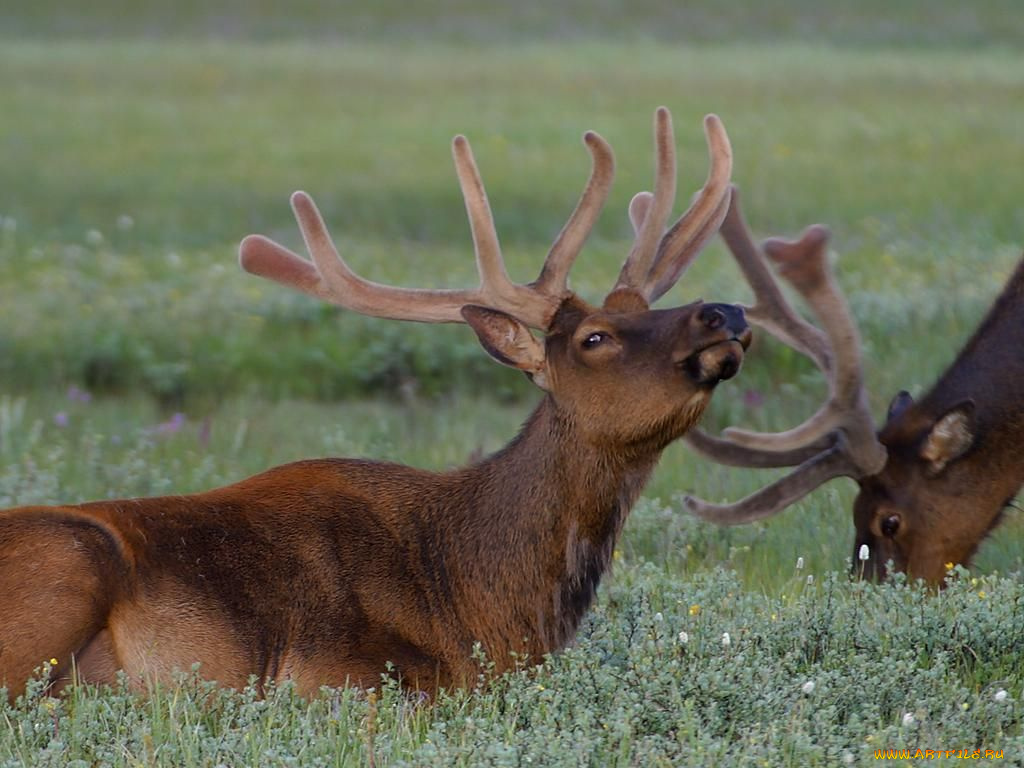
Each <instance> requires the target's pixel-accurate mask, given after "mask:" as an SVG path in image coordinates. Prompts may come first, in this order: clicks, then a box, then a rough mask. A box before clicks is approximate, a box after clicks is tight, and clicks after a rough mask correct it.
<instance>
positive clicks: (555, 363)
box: [0, 108, 750, 697]
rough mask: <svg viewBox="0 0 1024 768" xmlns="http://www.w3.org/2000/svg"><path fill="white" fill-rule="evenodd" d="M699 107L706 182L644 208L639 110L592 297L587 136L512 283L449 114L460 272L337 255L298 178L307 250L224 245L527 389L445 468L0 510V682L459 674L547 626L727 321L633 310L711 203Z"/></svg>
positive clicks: (553, 624)
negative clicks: (464, 334) (635, 160)
mask: <svg viewBox="0 0 1024 768" xmlns="http://www.w3.org/2000/svg"><path fill="white" fill-rule="evenodd" d="M705 131H706V133H707V139H708V146H709V151H710V156H711V162H710V171H709V174H708V179H707V182H706V183H705V185H704V187H703V188H702V190H701V191H700V193H699V194H698V196H697V199H696V201H695V202H694V204H693V205H692V206H691V207H690V208H689V209H688V210H687V212H686V213H684V214H683V215H682V217H680V219H679V221H678V222H676V224H674V225H673V226H672V227H671V228H669V229H668V231H667V232H665V231H664V229H665V222H666V221H667V220H668V218H669V217H670V212H671V210H672V207H673V203H674V192H675V157H674V153H673V145H674V141H673V137H672V123H671V119H670V117H669V113H668V110H666V109H664V108H662V109H659V110H658V111H657V113H656V116H655V141H656V145H657V153H656V157H657V159H656V173H655V184H654V190H655V191H654V194H653V195H647V194H644V195H641V196H640V197H638V198H637V200H636V201H634V206H633V215H634V221H638V220H639V219H637V218H636V217H637V216H639V217H640V219H642V222H641V225H640V227H639V234H638V236H637V238H636V242H635V243H634V244H633V247H632V248H631V250H630V253H629V256H628V257H627V258H626V260H625V265H624V266H623V268H622V274H621V275H620V276H619V279H618V281H617V282H616V284H615V286H614V287H613V289H612V290H611V292H610V293H609V294H608V296H607V297H606V298H605V300H604V303H603V304H602V305H601V306H599V307H598V306H592V305H591V304H589V303H587V302H586V301H584V300H583V299H582V298H580V297H579V296H577V295H576V294H574V293H573V292H572V291H570V290H569V289H568V287H567V284H568V273H569V269H570V266H571V264H572V262H573V259H575V258H576V256H577V254H578V253H579V251H580V249H581V248H582V246H583V243H584V240H585V239H586V237H587V233H588V232H589V231H590V229H591V227H592V226H593V224H594V222H595V220H596V219H597V216H598V214H599V212H600V210H601V207H602V205H603V203H604V200H605V197H606V196H607V193H608V187H609V184H610V182H611V177H612V154H611V150H610V149H609V148H608V145H607V144H605V142H604V141H603V140H602V139H601V138H600V137H598V136H597V135H596V134H593V133H588V134H587V135H586V136H585V138H584V140H585V142H586V145H587V147H588V149H589V150H590V153H591V155H592V158H593V168H592V172H591V175H590V182H589V183H588V185H587V187H586V189H585V191H584V192H583V195H582V197H581V199H580V202H579V204H578V205H577V207H576V209H575V212H574V213H573V214H572V216H571V217H570V218H569V221H568V223H567V224H566V226H565V228H564V229H563V231H562V232H561V234H560V235H559V236H558V238H557V239H556V241H555V244H554V245H553V246H552V248H551V251H550V252H549V254H548V256H547V259H546V260H545V262H544V267H543V268H542V270H541V272H540V275H539V277H538V278H537V280H535V281H534V282H533V283H531V284H529V285H516V284H514V283H512V282H511V281H510V280H509V278H508V275H507V274H506V271H505V267H504V265H503V262H502V259H501V252H500V249H499V246H498V238H497V235H496V233H495V231H494V223H493V220H492V218H491V213H490V210H489V208H488V205H487V197H486V195H485V194H484V189H483V185H482V184H481V182H480V176H479V173H478V172H477V169H476V164H475V163H474V161H473V157H472V154H471V153H470V151H469V144H468V143H467V142H466V140H465V139H463V138H461V137H458V138H456V139H455V143H454V153H455V165H456V170H457V172H458V176H459V182H460V184H461V186H462V191H463V195H464V197H465V200H466V209H467V211H468V213H469V220H470V225H471V228H472V234H473V243H474V246H475V249H476V258H477V265H478V267H479V272H480V286H479V287H478V288H476V289H469V290H451V289H449V290H440V289H439V290H413V289H406V288H393V287H388V286H383V285H378V284H376V283H371V282H369V281H367V280H365V279H363V278H361V277H359V276H358V275H356V274H355V273H354V272H353V271H352V270H351V269H350V268H349V267H348V265H346V264H345V262H344V261H343V260H342V259H341V257H340V256H339V255H338V253H337V251H336V250H335V247H334V245H333V243H332V242H331V238H330V236H329V235H328V233H327V229H326V227H325V226H324V223H323V220H322V219H321V217H320V214H319V213H318V211H317V210H316V207H315V206H314V205H313V201H312V200H311V199H310V198H309V196H308V195H305V194H304V193H296V194H295V195H294V196H293V197H292V206H293V208H294V210H295V214H296V217H297V219H298V222H299V227H300V229H301V230H302V234H303V237H304V238H305V241H306V245H307V247H308V249H309V252H310V254H311V256H312V261H306V260H305V259H303V258H301V257H300V256H298V255H296V254H294V253H292V252H291V251H289V250H288V249H286V248H284V247H283V246H280V245H278V244H276V243H274V242H272V241H271V240H268V239H266V238H264V237H261V236H250V237H247V238H245V240H244V241H243V242H242V244H241V252H240V259H241V263H242V266H243V267H245V268H246V269H247V270H249V271H251V272H255V273H256V274H259V275H262V276H264V277H268V278H270V279H272V280H275V281H277V282H280V283H283V284H285V285H287V286H290V287H293V288H297V289H299V290H301V291H303V292H305V293H308V294H311V295H313V296H316V297H318V298H321V299H324V300H327V301H330V302H334V303H336V304H340V305H342V306H344V307H348V308H349V309H353V310H355V311H358V312H362V313H364V314H368V315H375V316H378V317H390V318H396V319H401V320H418V321H424V322H465V323H467V324H468V325H469V326H470V327H471V328H472V329H473V331H474V332H475V333H476V334H477V336H478V337H479V339H480V342H481V344H482V346H483V347H484V349H485V350H486V351H487V352H488V353H489V354H491V355H492V356H493V357H494V358H495V359H497V360H498V361H499V362H502V363H504V364H506V365H511V366H513V367H515V368H518V369H520V370H521V371H523V372H525V373H526V374H527V375H528V376H529V377H530V378H531V379H532V380H533V382H534V383H535V384H537V385H538V386H539V387H541V388H542V389H543V390H544V395H543V397H542V399H541V402H540V404H539V405H538V406H537V407H536V409H535V410H534V411H533V413H532V414H531V416H530V417H529V419H528V420H527V422H526V424H525V425H524V426H523V428H522V430H521V431H520V433H519V434H518V435H517V436H516V437H515V438H514V439H513V440H512V441H511V442H510V443H509V444H508V445H506V446H505V447H504V448H503V449H501V450H500V451H498V452H497V453H495V454H493V455H491V456H489V457H486V458H483V459H481V460H480V461H478V462H475V463H473V464H471V465H470V466H467V467H463V468H460V469H455V470H452V471H449V472H427V471H423V470H419V469H414V468H411V467H405V466H402V465H399V464H392V463H387V462H374V461H363V460H357V459H320V460H311V461H301V462H295V463H293V464H288V465H285V466H282V467H277V468H275V469H271V470H268V471H266V472H263V473H261V474H259V475H256V476H255V477H251V478H249V479H247V480H243V481H241V482H239V483H236V484H234V485H230V486H227V487H225V488H219V489H216V490H212V491H207V492H205V493H198V494H193V495H190V496H174V497H167V498H154V499H134V500H131V501H130V502H125V501H101V502H95V503H92V504H81V505H69V506H61V507H23V508H19V509H13V510H3V511H0V553H2V556H0V685H3V684H5V683H6V684H7V686H8V692H9V694H8V695H9V696H11V697H14V696H17V695H18V694H19V693H20V692H21V691H22V690H24V684H25V680H26V678H27V677H28V676H29V675H30V674H31V672H32V670H33V669H34V668H35V667H37V666H38V665H39V663H40V661H41V660H42V659H49V658H51V657H52V658H54V659H57V660H58V662H57V663H56V665H55V666H53V668H52V669H51V670H50V672H51V682H53V684H54V686H55V687H56V688H59V687H61V686H63V685H64V684H66V682H67V681H68V679H69V677H70V676H72V674H74V675H77V677H78V678H79V679H83V680H86V681H88V682H93V683H113V682H114V681H115V679H116V672H117V670H119V669H121V670H124V671H125V672H126V673H127V675H128V677H129V679H130V680H132V681H133V682H135V683H136V684H137V685H140V686H143V685H145V684H146V682H149V681H153V680H162V681H166V680H168V679H171V678H172V675H173V672H174V670H175V669H176V668H177V669H184V670H187V669H189V668H191V667H192V665H193V664H195V663H201V664H202V667H201V669H200V672H201V674H203V675H204V676H206V677H209V678H211V679H215V680H217V681H218V682H220V683H222V684H224V685H234V686H242V685H245V684H246V683H247V681H249V680H250V679H251V678H252V677H253V676H255V677H256V678H257V679H258V680H260V681H266V680H274V681H281V680H293V681H294V682H295V684H296V685H297V686H298V688H299V690H300V691H302V692H304V693H314V692H316V691H317V690H318V689H319V687H320V686H321V685H346V684H351V685H376V684H379V681H380V676H381V674H382V673H384V674H392V675H394V676H396V677H398V678H400V679H401V681H402V683H403V685H405V686H407V687H409V688H416V689H419V690H423V691H428V692H432V691H434V690H436V689H437V688H438V687H441V686H446V687H447V686H454V685H464V684H471V683H473V682H475V681H476V680H477V679H478V675H479V672H480V669H479V665H478V663H477V661H476V660H475V659H474V653H473V650H474V646H475V645H476V644H477V643H479V644H480V646H481V647H482V648H483V651H484V652H485V653H486V654H487V656H488V659H489V660H490V661H491V662H492V663H493V665H494V670H495V671H496V672H499V673H500V672H501V671H503V670H505V669H508V668H510V667H512V666H513V665H515V664H517V663H520V662H521V661H522V659H524V658H527V657H528V658H530V659H531V660H538V661H539V660H540V659H541V658H542V657H543V656H544V654H546V653H549V652H551V651H554V650H557V649H558V648H561V647H563V646H564V645H565V644H566V643H568V642H569V641H571V640H572V638H573V636H574V634H575V632H576V628H577V626H578V625H579V622H580V620H581V618H582V616H583V613H584V612H585V611H586V609H587V607H588V606H589V605H590V602H591V601H592V600H593V598H594V594H595V591H596V589H597V585H598V582H599V581H600V579H601V576H602V574H603V573H604V572H605V570H606V569H607V567H608V565H609V563H610V561H611V554H612V552H613V550H614V547H615V541H616V539H617V537H618V536H619V534H620V532H621V530H622V526H623V524H624V522H625V519H626V516H627V515H628V514H629V510H630V507H631V506H632V504H633V503H634V502H635V500H636V498H637V497H638V495H639V494H640V492H641V490H642V489H643V486H644V483H645V482H646V481H647V478H648V477H649V476H650V473H651V472H652V471H653V469H654V467H655V465H656V464H657V461H658V458H659V457H660V455H661V452H662V450H663V449H664V448H665V446H667V445H668V444H669V443H670V442H672V441H673V440H675V439H676V438H678V437H680V436H681V435H682V434H684V433H685V432H686V431H687V430H688V429H689V428H690V427H691V426H692V425H693V424H694V423H695V422H696V420H697V419H698V418H699V417H700V415H701V414H702V413H703V411H704V409H705V407H706V406H707V404H708V402H709V401H710V398H711V395H712V393H713V391H714V389H715V387H716V386H717V384H718V383H719V382H720V381H723V380H725V379H728V378H730V377H732V376H733V375H735V374H736V372H737V370H738V369H739V366H740V363H741V361H742V359H743V354H744V350H745V349H746V347H747V345H748V344H749V342H750V329H749V327H748V326H747V323H746V320H745V319H744V317H743V312H742V310H741V309H740V308H738V307H735V306H732V305H727V304H705V303H703V302H699V301H697V302H693V303H691V304H686V305H683V306H679V307H674V308H671V309H656V310H652V309H650V308H649V304H650V303H651V302H653V301H654V300H655V299H656V298H658V297H659V296H661V295H662V294H663V293H664V292H665V291H667V290H668V289H669V288H670V287H671V285H672V284H673V283H674V282H675V280H676V279H678V277H679V275H680V274H681V273H682V270H683V269H684V268H685V265H686V264H687V263H688V262H689V260H691V259H692V258H693V257H694V255H695V254H696V253H697V251H698V250H699V249H700V248H701V246H702V245H703V244H704V243H705V242H706V241H707V239H708V238H710V237H711V236H712V235H713V234H714V233H715V231H717V229H718V226H719V223H720V221H721V218H722V216H723V215H724V214H725V209H726V205H727V193H728V189H729V187H728V182H729V175H730V173H731V169H732V154H731V151H730V148H729V142H728V138H727V137H726V134H725V130H724V128H723V127H722V124H721V122H720V121H719V120H718V119H717V118H715V117H713V116H711V117H708V118H707V119H706V120H705ZM531 329H540V330H542V331H543V332H544V333H543V338H542V339H538V338H536V337H535V336H534V334H533V331H532V330H531ZM27 572H31V574H32V578H31V579H26V577H25V574H26V573H27ZM53 585H60V588H59V589H54V588H53Z"/></svg>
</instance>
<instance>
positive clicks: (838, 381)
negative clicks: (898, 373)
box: [684, 189, 886, 525]
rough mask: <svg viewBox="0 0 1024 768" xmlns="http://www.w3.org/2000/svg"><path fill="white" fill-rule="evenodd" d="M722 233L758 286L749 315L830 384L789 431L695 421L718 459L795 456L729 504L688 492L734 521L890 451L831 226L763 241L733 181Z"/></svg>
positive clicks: (867, 468)
mask: <svg viewBox="0 0 1024 768" xmlns="http://www.w3.org/2000/svg"><path fill="white" fill-rule="evenodd" d="M721 234H722V236H723V238H724V239H725V241H726V244H727V245H728V246H729V249H730V251H732V254H733V256H734V257H735V259H736V261H737V263H738V264H739V266H740V269H741V270H742V272H743V274H744V276H745V277H746V279H747V281H748V282H749V283H750V285H751V287H752V288H753V290H754V296H755V303H754V305H753V306H752V307H747V308H746V313H747V317H748V318H749V319H750V320H752V321H753V322H754V323H756V324H757V325H760V326H761V327H762V328H764V329H765V330H767V331H768V332H769V333H771V334H772V335H773V336H775V337H776V338H778V339H780V340H781V341H782V342H784V343H785V344H787V345H789V346H790V347H792V348H793V349H796V350H797V351H799V352H801V353H803V354H804V355H806V356H807V357H809V358H810V359H811V360H813V361H814V363H815V365H817V366H818V368H819V369H821V371H822V372H823V373H824V374H825V377H826V378H827V380H828V385H829V395H828V399H827V401H826V402H825V404H824V405H823V406H822V407H821V408H820V409H819V410H818V411H817V412H816V413H815V414H814V415H812V416H811V417H810V418H808V419H807V420H806V421H805V422H803V423H802V424H800V425H799V426H796V427H794V428H792V429H790V430H787V431H786V432H780V433H775V434H765V433H758V432H748V431H746V430H742V429H736V428H729V429H726V430H725V431H724V433H723V437H722V438H714V437H711V436H709V435H706V434H704V433H702V432H699V431H697V430H691V431H690V433H689V434H688V435H687V440H688V441H689V443H690V444H691V445H692V446H693V447H694V448H696V449H697V450H698V451H699V452H700V453H702V454H704V455H706V456H708V457H709V458H711V459H714V460H716V461H719V462H721V463H723V464H729V465H733V466H741V467H786V466H796V465H799V466H797V468H796V469H795V470H794V471H793V472H792V473H791V474H789V475H787V476H785V477H783V478H781V479H780V480H778V481H776V482H774V483H772V484H771V485H768V486H766V487H765V488H762V489H761V490H760V491H757V492H756V493H754V494H752V495H750V496H748V497H747V498H745V499H743V500H741V501H738V502H736V503H734V504H725V505H718V504H711V503H709V502H706V501H703V500H701V499H697V498H694V497H692V496H687V497H686V499H685V501H684V503H685V505H686V507H687V509H689V510H690V511H691V512H693V513H695V514H697V515H699V516H700V517H702V518H704V519H705V520H710V521H712V522H716V523H720V524H724V525H737V524H740V523H746V522H750V521H753V520H759V519H761V518H764V517H768V516H770V515H774V514H776V513H777V512H780V511H781V510H782V509H784V508H786V507H787V506H789V505H790V504H793V503H794V502H796V501H798V500H799V499H801V498H803V497H804V496H805V495H807V494H808V493H810V492H811V491H812V490H814V489H815V488H817V487H818V486H819V485H821V484H822V483H825V482H827V481H829V480H831V479H832V478H835V477H844V476H845V477H852V478H854V479H860V478H863V477H866V476H869V475H873V474H875V473H876V472H878V471H879V470H880V469H881V468H882V466H883V465H884V464H885V457H886V452H885V448H884V447H883V446H882V444H881V443H880V442H879V441H878V439H877V437H876V436H875V428H874V424H873V422H872V419H871V413H870V411H869V410H868V403H867V395H866V393H865V391H864V377H863V371H862V364H861V355H860V337H859V335H858V333H857V327H856V325H855V323H854V321H853V318H852V317H851V315H850V310H849V307H848V306H847V304H846V300H845V299H844V298H843V295H842V292H841V291H840V289H839V287H838V286H837V285H836V282H835V279H834V278H833V276H832V272H831V269H830V267H829V264H828V254H827V246H828V236H829V235H828V230H827V229H825V228H824V227H822V226H812V227H808V228H807V229H806V230H804V233H803V235H801V237H800V239H798V240H795V241H787V240H781V239H770V240H766V241H765V242H764V244H763V246H762V248H761V249H759V248H758V247H757V246H756V245H755V244H754V242H753V239H752V238H751V235H750V231H749V229H748V228H747V225H746V222H745V221H744V220H743V215H742V213H741V212H740V208H739V196H738V193H737V191H736V190H735V189H733V190H732V195H731V203H730V205H729V211H728V213H727V214H726V216H725V219H724V221H723V222H722V227H721ZM762 250H763V253H762ZM764 255H767V257H768V258H769V259H771V260H772V261H773V262H774V263H775V265H776V267H777V268H778V271H779V274H780V275H781V276H782V277H783V278H784V279H785V280H787V281H788V282H789V283H790V285H792V286H793V288H795V289H796V291H797V292H798V293H799V294H800V295H801V296H802V297H803V298H804V300H805V301H806V302H807V304H808V305H809V306H810V308H811V310H812V311H813V313H814V315H815V316H816V317H817V318H818V320H819V322H820V323H821V325H822V328H823V329H824V332H822V331H821V330H819V329H818V328H816V327H814V326H813V325H811V324H810V323H808V322H807V321H806V320H804V319H802V318H801V317H800V316H799V315H798V314H797V313H796V312H795V311H794V309H793V308H792V306H791V305H790V304H789V303H788V301H787V300H786V299H785V297H784V296H783V294H782V291H781V290H780V289H779V286H778V284H777V283H776V282H775V279H774V277H773V276H772V275H771V272H770V271H769V269H768V266H767V264H766V263H765V258H764Z"/></svg>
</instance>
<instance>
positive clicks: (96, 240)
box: [85, 229, 103, 246]
mask: <svg viewBox="0 0 1024 768" xmlns="http://www.w3.org/2000/svg"><path fill="white" fill-rule="evenodd" d="M85 242H87V243H88V244H89V245H93V246H95V245H99V244H100V243H102V242H103V233H102V232H100V231H99V230H98V229H90V230H89V231H88V232H86V233H85Z"/></svg>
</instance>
